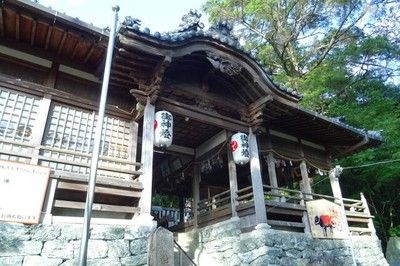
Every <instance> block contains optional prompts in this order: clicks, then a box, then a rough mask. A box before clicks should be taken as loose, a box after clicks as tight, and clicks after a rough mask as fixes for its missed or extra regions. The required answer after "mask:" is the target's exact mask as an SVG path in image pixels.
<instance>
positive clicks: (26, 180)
mask: <svg viewBox="0 0 400 266" xmlns="http://www.w3.org/2000/svg"><path fill="white" fill-rule="evenodd" d="M49 176H50V168H48V167H43V166H37V165H31V164H23V163H18V162H11V161H3V160H0V220H3V221H9V222H19V223H27V224H35V223H36V224H37V223H39V219H40V213H41V211H42V206H43V201H44V196H45V193H46V189H47V183H48V180H49Z"/></svg>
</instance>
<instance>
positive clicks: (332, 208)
mask: <svg viewBox="0 0 400 266" xmlns="http://www.w3.org/2000/svg"><path fill="white" fill-rule="evenodd" d="M306 207H307V213H308V220H309V222H310V228H311V234H312V236H313V237H314V238H339V239H346V238H348V236H349V231H348V226H347V221H346V220H345V214H344V213H343V208H342V207H341V206H340V205H338V204H336V203H333V202H330V201H328V200H325V199H319V200H313V201H307V202H306Z"/></svg>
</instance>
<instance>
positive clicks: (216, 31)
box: [208, 20, 241, 49]
mask: <svg viewBox="0 0 400 266" xmlns="http://www.w3.org/2000/svg"><path fill="white" fill-rule="evenodd" d="M232 30H233V24H232V23H231V22H229V21H226V20H220V21H218V22H217V24H214V25H213V26H211V27H210V28H209V29H208V31H209V32H211V33H212V34H213V35H215V37H217V38H218V39H220V40H221V41H223V42H226V43H228V44H229V45H230V46H233V47H236V48H238V49H240V47H241V45H240V43H239V39H238V38H236V37H235V36H234V35H233V34H232Z"/></svg>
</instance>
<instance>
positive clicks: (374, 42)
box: [204, 0, 400, 241]
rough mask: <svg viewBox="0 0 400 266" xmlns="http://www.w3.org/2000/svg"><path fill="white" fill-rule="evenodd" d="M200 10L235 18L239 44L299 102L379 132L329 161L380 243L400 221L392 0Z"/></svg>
mask: <svg viewBox="0 0 400 266" xmlns="http://www.w3.org/2000/svg"><path fill="white" fill-rule="evenodd" d="M204 10H205V11H206V12H207V13H208V14H209V16H210V20H211V21H214V22H215V21H217V20H219V19H221V18H222V19H224V20H228V21H231V22H232V23H234V25H236V29H237V30H236V31H237V33H238V35H239V36H238V37H239V38H243V39H245V40H246V44H245V47H246V49H248V50H249V51H251V52H252V53H254V54H255V55H256V56H257V57H258V59H259V60H260V61H261V62H262V63H263V64H264V66H265V67H266V68H268V69H270V70H272V72H273V74H274V75H275V80H277V81H279V82H281V83H284V84H285V85H287V86H290V87H292V88H294V89H297V90H299V91H301V92H302V93H303V95H304V97H303V101H302V102H301V104H302V105H303V106H305V107H307V108H310V109H313V110H315V111H318V112H319V113H322V114H324V115H327V116H342V117H345V119H346V122H347V123H349V124H351V125H353V126H355V127H358V128H368V129H370V130H377V131H381V132H382V135H383V137H384V139H385V141H384V143H383V144H382V145H381V146H380V147H378V148H374V149H368V150H365V151H362V152H359V153H357V154H354V155H352V156H348V157H346V158H342V159H340V160H339V161H337V162H336V163H337V164H340V165H342V166H343V167H345V170H344V172H343V174H342V178H341V185H342V189H343V193H344V195H345V196H346V197H354V198H359V193H360V192H364V195H365V196H366V197H367V200H368V202H369V203H370V208H371V211H372V212H373V214H374V215H375V217H376V218H375V226H376V228H377V230H378V234H379V235H380V236H381V238H382V240H384V241H386V240H387V236H388V235H387V233H388V231H389V230H390V229H391V230H390V232H393V231H395V228H398V227H396V226H399V225H400V206H399V204H400V189H399V187H400V161H399V160H400V109H399V106H400V90H399V86H398V85H395V84H396V83H395V82H396V79H398V77H399V70H400V69H399V65H400V64H399V61H400V60H399V59H400V58H399V55H400V50H399V47H398V43H399V41H400V40H399V38H400V32H399V29H400V25H399V21H400V20H398V17H399V14H400V12H399V6H398V4H396V1H389V0H388V1H386V0H376V1H358V0H356V1H354V0H346V1H343V0H325V1H322V0H312V1H306V0H304V1H303V0H208V1H207V3H206V4H205V6H204ZM377 162H385V163H380V164H376V163H377ZM358 166H363V167H358Z"/></svg>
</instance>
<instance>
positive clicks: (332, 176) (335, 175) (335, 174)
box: [329, 166, 343, 204]
mask: <svg viewBox="0 0 400 266" xmlns="http://www.w3.org/2000/svg"><path fill="white" fill-rule="evenodd" d="M341 172H342V168H341V167H340V166H336V167H335V168H333V169H331V170H330V171H329V180H330V181H331V188H332V194H333V196H334V197H335V202H336V203H339V204H342V203H343V200H342V199H343V196H342V190H341V189H340V184H339V176H340V173H341Z"/></svg>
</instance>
